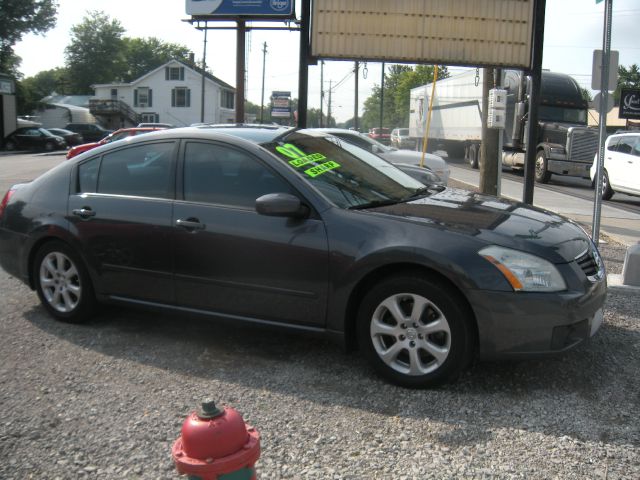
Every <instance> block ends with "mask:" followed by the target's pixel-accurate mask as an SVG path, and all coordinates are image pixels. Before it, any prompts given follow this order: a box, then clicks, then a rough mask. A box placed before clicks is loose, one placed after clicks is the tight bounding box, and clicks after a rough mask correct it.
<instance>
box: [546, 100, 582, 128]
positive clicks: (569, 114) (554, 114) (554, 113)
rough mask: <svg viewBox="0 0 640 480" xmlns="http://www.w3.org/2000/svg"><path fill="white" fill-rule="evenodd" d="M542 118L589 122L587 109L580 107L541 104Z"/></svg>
mask: <svg viewBox="0 0 640 480" xmlns="http://www.w3.org/2000/svg"><path fill="white" fill-rule="evenodd" d="M539 117H540V120H543V121H547V122H564V123H577V124H580V125H586V124H587V111H586V110H584V109H579V108H564V107H552V106H549V105H540V112H539Z"/></svg>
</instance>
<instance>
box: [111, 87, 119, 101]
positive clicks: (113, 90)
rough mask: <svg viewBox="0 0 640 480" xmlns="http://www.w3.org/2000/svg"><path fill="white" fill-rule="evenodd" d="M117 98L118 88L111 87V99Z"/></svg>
mask: <svg viewBox="0 0 640 480" xmlns="http://www.w3.org/2000/svg"><path fill="white" fill-rule="evenodd" d="M117 99H118V89H117V88H112V89H111V100H117Z"/></svg>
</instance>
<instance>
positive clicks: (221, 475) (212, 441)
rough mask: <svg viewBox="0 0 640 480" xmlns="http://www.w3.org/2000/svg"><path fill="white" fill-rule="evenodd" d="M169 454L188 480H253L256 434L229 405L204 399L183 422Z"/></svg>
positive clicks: (255, 458)
mask: <svg viewBox="0 0 640 480" xmlns="http://www.w3.org/2000/svg"><path fill="white" fill-rule="evenodd" d="M171 453H172V455H173V461H174V462H175V464H176V468H177V469H178V472H180V473H181V474H186V475H189V479H190V480H256V471H255V467H254V466H255V463H256V461H257V460H258V458H259V457H260V434H259V433H258V431H257V430H256V429H255V428H253V427H251V426H250V425H247V424H246V423H245V422H244V420H243V419H242V417H241V416H240V414H239V413H238V412H237V411H235V410H234V409H233V408H229V407H224V408H223V409H222V410H220V409H219V408H217V407H216V405H215V403H214V402H213V401H209V400H207V401H205V402H203V403H202V408H201V409H200V410H199V411H198V412H192V413H191V414H189V416H188V417H187V419H186V420H185V421H184V423H183V424H182V434H181V435H180V437H179V438H178V439H177V440H176V441H175V443H174V444H173V448H172V449H171Z"/></svg>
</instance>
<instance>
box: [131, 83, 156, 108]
mask: <svg viewBox="0 0 640 480" xmlns="http://www.w3.org/2000/svg"><path fill="white" fill-rule="evenodd" d="M133 106H134V107H142V108H146V107H153V90H151V89H150V88H149V87H138V88H136V89H135V90H134V91H133Z"/></svg>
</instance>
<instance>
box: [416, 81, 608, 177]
mask: <svg viewBox="0 0 640 480" xmlns="http://www.w3.org/2000/svg"><path fill="white" fill-rule="evenodd" d="M482 82H483V69H479V71H476V70H475V69H473V70H468V71H466V72H463V73H461V74H458V75H454V76H451V77H449V78H446V79H443V80H439V81H438V82H437V83H436V89H435V94H434V97H433V107H432V112H431V123H430V128H429V134H428V138H429V140H428V144H427V145H428V148H429V149H430V150H433V149H436V148H437V149H444V150H446V151H447V153H448V154H449V155H450V156H452V157H461V156H463V155H464V159H465V161H466V162H468V163H469V164H470V165H471V166H472V167H473V168H478V162H479V159H480V144H481V142H482ZM499 87H500V88H504V89H506V90H507V108H506V112H505V123H506V125H505V129H504V130H502V144H503V151H502V165H503V166H505V167H511V168H512V169H514V170H518V169H523V168H524V161H525V153H526V150H527V144H526V143H527V131H528V128H529V123H528V118H529V114H528V110H529V101H528V100H529V92H530V91H531V78H530V77H529V76H527V75H525V74H524V73H523V72H521V71H518V70H503V74H502V78H501V81H500V85H499ZM431 90H432V84H427V85H423V86H421V87H416V88H414V89H412V90H411V99H410V113H409V135H410V136H411V137H412V139H413V140H414V141H415V145H416V148H418V149H421V148H422V140H423V137H424V129H425V126H426V123H427V113H428V108H429V101H430V96H431ZM587 111H588V104H587V101H586V100H584V99H583V98H582V92H581V90H580V87H579V85H578V83H577V82H576V81H575V80H574V79H573V78H571V77H570V76H569V75H565V74H563V73H552V72H547V71H543V72H542V87H541V92H540V105H539V110H538V121H539V129H538V139H537V142H536V145H535V149H536V165H535V179H536V181H537V182H540V183H547V182H548V181H549V178H550V177H551V175H552V174H556V175H569V176H575V177H583V178H589V168H590V167H591V164H592V163H593V157H594V155H595V153H596V151H597V148H598V132H597V130H596V129H593V128H589V127H587Z"/></svg>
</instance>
